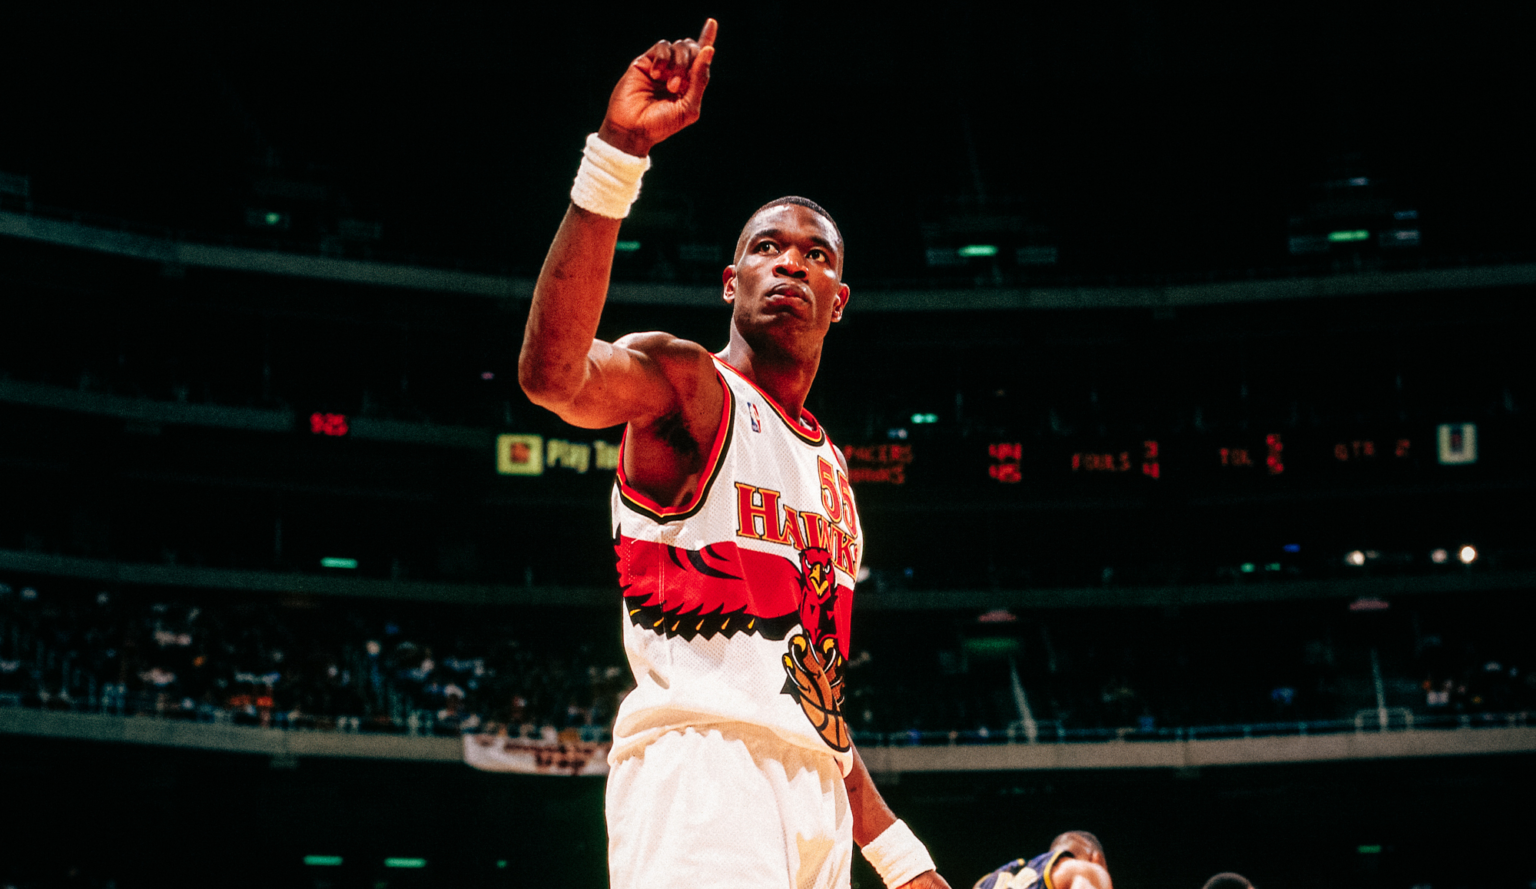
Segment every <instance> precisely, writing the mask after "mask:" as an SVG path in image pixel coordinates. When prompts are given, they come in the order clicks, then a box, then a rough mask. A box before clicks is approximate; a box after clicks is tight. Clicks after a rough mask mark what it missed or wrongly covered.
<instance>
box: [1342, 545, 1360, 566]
mask: <svg viewBox="0 0 1536 889" xmlns="http://www.w3.org/2000/svg"><path fill="white" fill-rule="evenodd" d="M1344 561H1345V562H1347V563H1349V564H1351V565H1354V566H1355V567H1357V568H1358V567H1359V566H1361V565H1364V564H1365V553H1363V552H1361V551H1360V550H1357V549H1355V550H1350V551H1349V552H1348V553H1347V554H1345V556H1344Z"/></svg>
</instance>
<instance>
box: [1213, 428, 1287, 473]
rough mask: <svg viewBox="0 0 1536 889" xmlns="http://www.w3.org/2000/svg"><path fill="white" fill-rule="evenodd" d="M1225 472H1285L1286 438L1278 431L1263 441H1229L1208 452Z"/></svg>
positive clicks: (1265, 437)
mask: <svg viewBox="0 0 1536 889" xmlns="http://www.w3.org/2000/svg"><path fill="white" fill-rule="evenodd" d="M1207 453H1208V454H1209V455H1210V457H1211V458H1213V459H1214V461H1215V463H1216V465H1217V466H1218V467H1220V469H1221V471H1222V472H1223V473H1224V474H1242V475H1248V474H1254V475H1259V474H1262V475H1280V474H1281V473H1283V472H1285V440H1284V439H1283V438H1282V437H1281V435H1280V433H1278V432H1271V433H1269V434H1268V435H1266V436H1264V439H1263V441H1262V442H1260V441H1258V440H1256V439H1255V440H1252V441H1246V440H1245V441H1228V442H1223V443H1221V444H1219V445H1217V446H1216V447H1215V448H1213V449H1212V450H1210V451H1208V452H1207Z"/></svg>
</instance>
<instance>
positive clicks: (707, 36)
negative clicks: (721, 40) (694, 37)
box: [699, 19, 720, 47]
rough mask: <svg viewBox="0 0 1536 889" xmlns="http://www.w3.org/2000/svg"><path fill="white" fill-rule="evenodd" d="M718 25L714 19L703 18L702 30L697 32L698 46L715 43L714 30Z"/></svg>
mask: <svg viewBox="0 0 1536 889" xmlns="http://www.w3.org/2000/svg"><path fill="white" fill-rule="evenodd" d="M719 27H720V23H719V22H717V21H715V20H714V19H705V20H704V30H702V31H700V32H699V46H701V47H704V46H714V45H715V31H716V30H717V29H718V28H719Z"/></svg>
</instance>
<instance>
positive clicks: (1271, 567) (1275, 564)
mask: <svg viewBox="0 0 1536 889" xmlns="http://www.w3.org/2000/svg"><path fill="white" fill-rule="evenodd" d="M1264 570H1265V571H1279V570H1280V563H1279V562H1270V563H1269V564H1268V565H1265V566H1264Z"/></svg>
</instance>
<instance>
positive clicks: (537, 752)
mask: <svg viewBox="0 0 1536 889" xmlns="http://www.w3.org/2000/svg"><path fill="white" fill-rule="evenodd" d="M612 746H613V743H612V742H611V741H604V742H602V743H600V744H598V743H589V742H586V741H575V742H572V743H563V742H560V741H535V740H530V739H528V738H509V737H506V736H505V735H465V736H464V762H465V763H467V764H469V765H471V766H474V767H475V768H477V769H481V770H483V771H487V772H521V773H522V774H525V775H606V774H608V749H609V748H610V747H612Z"/></svg>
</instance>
